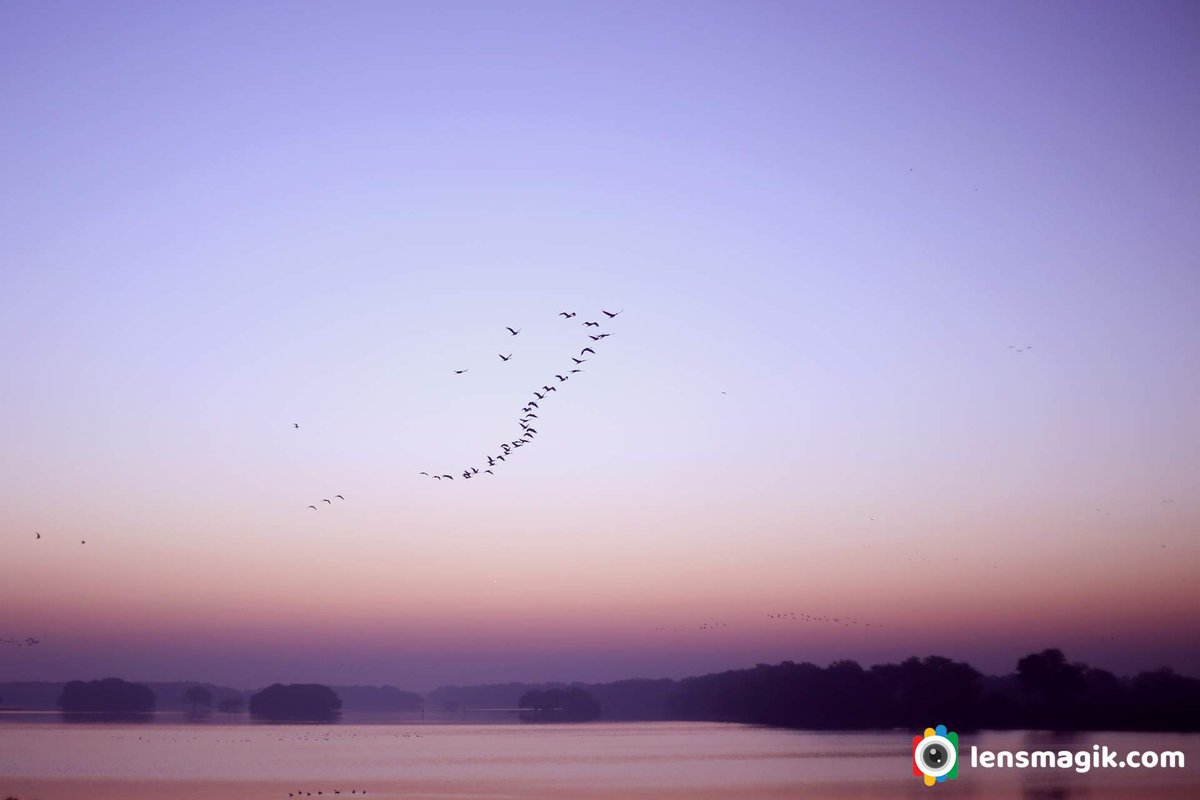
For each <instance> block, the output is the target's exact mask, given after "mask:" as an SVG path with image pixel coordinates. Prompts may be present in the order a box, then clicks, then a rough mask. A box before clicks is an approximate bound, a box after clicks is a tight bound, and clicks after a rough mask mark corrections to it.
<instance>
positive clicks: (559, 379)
mask: <svg viewBox="0 0 1200 800" xmlns="http://www.w3.org/2000/svg"><path fill="white" fill-rule="evenodd" d="M554 377H556V378H558V382H559V383H562V382H563V381H565V380H566V378H565V377H563V376H562V375H555V376H554Z"/></svg>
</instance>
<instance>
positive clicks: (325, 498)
mask: <svg viewBox="0 0 1200 800" xmlns="http://www.w3.org/2000/svg"><path fill="white" fill-rule="evenodd" d="M321 502H323V503H329V505H333V501H332V500H330V499H329V498H327V497H323V498H321Z"/></svg>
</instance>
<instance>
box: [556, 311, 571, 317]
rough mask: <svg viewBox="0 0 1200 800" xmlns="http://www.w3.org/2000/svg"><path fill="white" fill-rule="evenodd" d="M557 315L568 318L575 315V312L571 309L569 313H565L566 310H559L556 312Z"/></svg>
mask: <svg viewBox="0 0 1200 800" xmlns="http://www.w3.org/2000/svg"><path fill="white" fill-rule="evenodd" d="M558 315H559V316H560V317H562V318H563V319H570V318H571V317H573V316H575V312H574V311H572V312H570V313H567V312H566V311H560V312H558Z"/></svg>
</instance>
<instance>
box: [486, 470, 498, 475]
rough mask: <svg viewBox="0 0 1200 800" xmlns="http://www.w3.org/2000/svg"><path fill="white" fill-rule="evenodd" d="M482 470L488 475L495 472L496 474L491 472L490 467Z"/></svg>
mask: <svg viewBox="0 0 1200 800" xmlns="http://www.w3.org/2000/svg"><path fill="white" fill-rule="evenodd" d="M484 472H486V473H487V474H488V475H495V474H496V473H494V472H492V471H491V470H490V469H485V470H484Z"/></svg>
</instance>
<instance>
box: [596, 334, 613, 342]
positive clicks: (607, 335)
mask: <svg viewBox="0 0 1200 800" xmlns="http://www.w3.org/2000/svg"><path fill="white" fill-rule="evenodd" d="M609 336H612V334H611V333H602V334H600V335H599V336H593V337H592V338H593V339H595V340H596V341H600V340H601V339H604V338H607V337H609Z"/></svg>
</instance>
